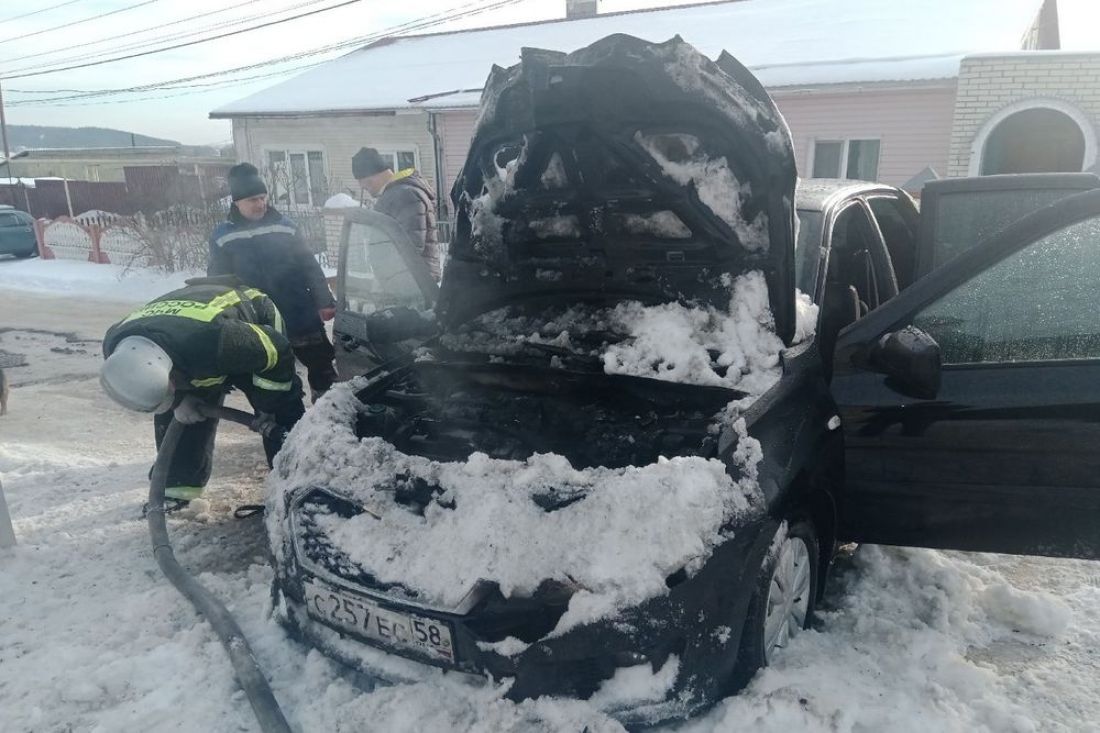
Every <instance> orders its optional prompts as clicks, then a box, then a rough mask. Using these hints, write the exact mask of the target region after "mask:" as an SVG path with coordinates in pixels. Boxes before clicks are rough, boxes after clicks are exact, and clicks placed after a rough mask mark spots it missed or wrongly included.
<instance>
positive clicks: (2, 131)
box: [0, 82, 11, 178]
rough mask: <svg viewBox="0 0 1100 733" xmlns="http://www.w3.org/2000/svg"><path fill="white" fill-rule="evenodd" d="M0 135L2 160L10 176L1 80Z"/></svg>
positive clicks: (1, 83) (6, 122) (9, 154)
mask: <svg viewBox="0 0 1100 733" xmlns="http://www.w3.org/2000/svg"><path fill="white" fill-rule="evenodd" d="M0 137H3V138H4V161H5V162H7V164H8V178H11V151H10V150H9V149H8V121H7V119H6V118H5V117H4V89H3V82H0Z"/></svg>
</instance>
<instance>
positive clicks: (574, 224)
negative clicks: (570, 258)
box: [528, 215, 581, 239]
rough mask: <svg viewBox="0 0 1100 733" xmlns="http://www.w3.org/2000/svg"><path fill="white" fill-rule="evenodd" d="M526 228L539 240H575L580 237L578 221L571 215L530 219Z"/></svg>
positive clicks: (579, 223)
mask: <svg viewBox="0 0 1100 733" xmlns="http://www.w3.org/2000/svg"><path fill="white" fill-rule="evenodd" d="M528 226H529V227H531V231H532V232H534V234H535V236H536V237H538V238H539V239H575V238H576V237H579V236H580V235H581V222H580V219H578V218H577V217H576V216H573V215H569V216H550V217H546V218H545V219H532V220H531V221H530V223H529V224H528Z"/></svg>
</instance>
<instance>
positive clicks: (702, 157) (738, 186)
mask: <svg viewBox="0 0 1100 733" xmlns="http://www.w3.org/2000/svg"><path fill="white" fill-rule="evenodd" d="M634 139H635V140H636V141H637V142H638V144H639V145H640V146H642V148H643V149H644V150H645V151H646V152H647V153H649V154H650V156H652V157H653V159H654V160H655V161H657V163H658V165H660V166H661V169H662V170H664V172H665V175H667V176H668V177H669V178H671V179H672V180H674V181H676V182H677V183H679V184H680V185H681V186H687V185H689V184H691V185H693V186H694V187H695V191H696V193H697V194H698V195H699V200H700V201H701V202H703V204H704V205H705V206H706V207H707V208H708V209H710V210H711V212H713V213H714V215H715V216H717V217H718V218H719V219H721V220H722V221H724V222H725V223H726V224H728V225H729V227H730V229H732V230H733V233H734V234H735V235H737V241H738V242H740V243H741V246H742V247H744V248H745V249H747V250H749V251H750V252H761V251H766V250H767V249H768V242H769V238H768V216H767V214H765V213H764V212H762V211H761V212H758V213H757V214H756V216H754V217H753V218H752V220H751V221H750V220H748V219H746V218H745V217H744V216H743V215H742V213H741V199H742V197H745V198H747V197H748V196H750V195H751V193H752V189H751V187H750V185H749V184H748V183H745V184H742V183H740V182H739V181H738V180H737V177H736V176H735V175H734V174H733V171H732V170H730V166H729V163H728V162H727V161H726V159H725V157H721V158H709V157H707V155H706V153H705V151H703V150H702V149H701V145H700V141H699V138H697V137H695V136H694V135H685V134H668V135H643V134H642V133H641V132H638V133H636V134H635V136H634Z"/></svg>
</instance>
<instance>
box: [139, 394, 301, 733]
mask: <svg viewBox="0 0 1100 733" xmlns="http://www.w3.org/2000/svg"><path fill="white" fill-rule="evenodd" d="M200 410H201V411H202V413H203V414H204V415H206V417H207V419H210V420H217V419H222V420H229V421H232V422H235V423H240V424H241V425H244V426H246V427H249V428H251V427H252V425H253V423H254V421H255V419H256V418H255V416H254V415H252V414H250V413H247V412H244V411H242V410H234V409H232V408H229V407H220V406H214V405H202V406H201V408H200ZM182 429H183V428H182V426H181V425H180V423H178V422H176V420H172V422H171V424H170V425H169V426H168V432H167V433H166V434H165V436H164V439H163V440H162V441H161V445H160V449H159V450H158V451H157V460H156V463H155V464H154V465H153V471H152V474H151V475H150V478H149V504H148V509H147V514H146V518H147V520H148V522H149V535H150V538H151V539H152V541H153V557H155V558H156V560H157V564H158V565H159V566H160V569H161V570H162V571H163V572H164V574H165V575H166V576H167V577H168V580H170V581H171V582H172V585H174V586H175V587H176V590H178V591H179V592H180V593H181V594H183V596H184V597H185V598H187V600H189V601H190V602H191V604H192V605H193V606H194V607H195V610H197V611H198V612H199V614H200V615H202V616H203V617H204V618H205V619H206V620H207V621H208V622H209V623H210V626H211V627H213V629H214V633H215V634H217V635H218V638H219V639H220V640H221V642H222V646H224V647H225V651H226V653H227V654H228V655H229V660H230V661H231V662H232V663H233V670H234V672H235V673H236V677H237V682H238V683H239V684H240V686H241V689H243V690H244V692H245V694H246V695H247V696H248V701H249V702H250V703H251V704H252V710H253V712H254V713H255V714H256V720H257V721H259V724H260V730H262V731H263V732H264V733H290V730H291V729H290V725H289V724H288V723H287V720H286V717H284V716H283V711H282V710H281V709H280V708H279V703H278V701H277V700H276V699H275V694H274V693H273V692H272V691H271V686H270V685H269V684H268V682H267V678H266V677H265V676H264V673H263V671H262V670H261V669H260V665H259V663H258V662H257V661H256V657H255V655H254V654H253V653H252V648H251V647H250V646H249V645H248V641H247V640H246V639H245V636H244V632H243V631H241V627H240V626H238V625H237V621H236V619H234V618H233V615H232V614H231V613H230V612H229V609H227V608H226V607H225V605H224V604H223V603H222V602H221V601H219V600H218V599H217V598H216V597H215V596H214V594H213V593H211V592H210V591H209V590H207V589H206V588H205V587H203V586H202V584H200V583H199V582H198V581H197V580H195V579H194V578H193V577H192V576H191V575H190V574H189V573H188V572H187V571H186V570H184V569H183V567H182V566H181V565H180V564H179V562H178V561H177V560H176V556H175V553H174V552H173V550H172V545H171V543H170V542H169V541H168V527H167V524H166V522H165V519H164V485H165V482H166V481H167V478H168V466H169V465H170V464H171V461H172V455H173V454H174V453H175V452H176V446H177V445H178V444H179V439H180V433H181V432H182ZM275 429H281V428H275Z"/></svg>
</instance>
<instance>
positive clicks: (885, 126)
mask: <svg viewBox="0 0 1100 733" xmlns="http://www.w3.org/2000/svg"><path fill="white" fill-rule="evenodd" d="M773 94H774V95H775V100H776V103H777V104H778V105H779V108H780V110H781V111H782V112H783V116H784V117H786V119H787V124H788V125H790V128H791V134H792V136H793V137H794V144H795V155H796V156H797V161H798V172H799V175H801V176H809V175H810V172H811V171H812V167H811V165H812V156H813V143H814V140H842V139H846V138H847V139H877V140H879V141H880V147H879V169H878V179H879V180H880V181H883V182H884V183H889V184H893V185H895V186H898V185H901V184H903V183H905V182H906V181H908V180H909V179H910V178H912V177H913V176H915V175H917V173H919V172H920V171H922V170H923V169H924V168H925V167H926V166H932V167H933V168H934V169H935V170H936V172H937V173H939V174H940V175H941V176H945V175H947V161H948V156H949V154H950V150H951V126H952V121H953V116H954V111H955V85H954V83H952V84H951V85H950V86H943V87H935V88H909V89H893V90H863V91H845V92H822V91H800V92H784V91H782V90H776V91H774V92H773ZM476 116H477V113H476V112H475V111H474V110H453V111H447V112H441V113H440V114H439V117H438V124H439V135H440V139H441V140H442V147H443V155H442V158H441V160H442V164H443V179H444V182H445V185H446V190H445V191H444V193H445V195H446V196H448V197H449V196H450V190H451V186H452V185H454V180H455V178H456V177H457V176H458V174H459V171H461V170H462V165H463V163H464V162H465V160H466V153H467V151H468V149H469V147H470V139H471V138H472V137H473V133H474V121H475V118H476ZM448 201H449V198H448ZM448 208H450V206H449V205H448Z"/></svg>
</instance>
